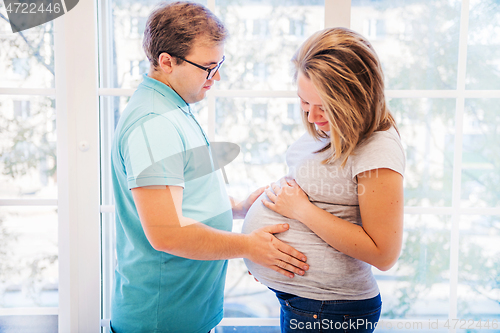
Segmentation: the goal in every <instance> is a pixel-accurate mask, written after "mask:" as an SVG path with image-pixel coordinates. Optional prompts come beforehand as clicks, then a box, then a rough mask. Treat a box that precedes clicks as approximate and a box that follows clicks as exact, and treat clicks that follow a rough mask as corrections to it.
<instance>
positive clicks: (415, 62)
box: [351, 0, 461, 89]
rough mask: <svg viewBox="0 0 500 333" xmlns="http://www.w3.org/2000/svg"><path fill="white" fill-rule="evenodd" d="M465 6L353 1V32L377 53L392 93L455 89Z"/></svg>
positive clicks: (451, 0)
mask: <svg viewBox="0 0 500 333" xmlns="http://www.w3.org/2000/svg"><path fill="white" fill-rule="evenodd" d="M460 7H461V1H459V0H434V1H428V0H416V1H395V0H352V11H351V29H353V30H355V31H357V32H359V33H361V34H362V35H364V36H365V37H366V38H368V40H370V42H371V43H372V44H373V46H374V48H375V50H376V51H377V53H378V55H379V57H380V60H381V61H382V66H383V68H384V72H385V76H386V78H387V81H386V87H387V88H388V89H455V88H456V82H457V61H458V40H459V31H460Z"/></svg>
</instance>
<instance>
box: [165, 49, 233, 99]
mask: <svg viewBox="0 0 500 333" xmlns="http://www.w3.org/2000/svg"><path fill="white" fill-rule="evenodd" d="M204 45H205V44H203V43H200V42H196V41H195V43H194V45H193V47H192V49H191V52H189V54H188V55H187V56H186V57H185V59H186V60H189V61H191V62H193V63H195V64H198V65H201V66H203V67H206V68H213V67H215V66H217V64H218V63H219V62H220V61H221V60H222V58H223V56H224V44H223V43H221V44H219V45H216V46H204ZM207 74H208V72H206V71H204V70H203V69H201V68H198V67H196V66H194V65H192V64H190V63H188V62H186V61H184V62H182V64H180V65H177V64H175V63H174V64H173V69H172V75H171V76H170V79H169V83H170V84H171V86H172V88H173V89H174V90H175V91H176V92H177V93H178V94H179V96H181V97H182V99H183V100H184V101H186V103H196V102H199V101H201V100H202V99H203V98H205V95H206V93H207V91H208V90H209V89H210V88H211V87H212V85H213V84H214V83H215V81H219V80H220V74H219V71H217V73H216V74H215V75H214V76H213V77H212V78H211V79H210V80H207Z"/></svg>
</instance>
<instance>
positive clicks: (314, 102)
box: [297, 72, 330, 132]
mask: <svg viewBox="0 0 500 333" xmlns="http://www.w3.org/2000/svg"><path fill="white" fill-rule="evenodd" d="M297 95H299V98H300V106H301V108H302V110H303V111H304V112H307V113H308V115H307V120H308V121H309V122H310V123H311V124H312V123H314V124H316V128H318V129H320V130H322V131H325V132H328V131H329V130H330V125H329V123H328V120H327V119H326V114H325V111H324V109H323V102H322V101H321V98H320V97H319V95H318V92H317V90H316V88H315V87H314V86H313V84H312V82H311V80H310V79H308V78H307V77H306V76H305V75H304V74H303V73H301V72H299V75H298V77H297Z"/></svg>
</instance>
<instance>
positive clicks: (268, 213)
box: [242, 193, 335, 285]
mask: <svg viewBox="0 0 500 333" xmlns="http://www.w3.org/2000/svg"><path fill="white" fill-rule="evenodd" d="M262 198H265V199H267V196H266V194H265V193H263V194H262V195H261V196H260V197H259V198H258V199H257V200H256V201H255V203H254V204H253V205H252V207H251V208H250V209H249V211H248V213H247V215H246V217H245V222H244V223H243V228H242V232H243V233H246V234H248V233H251V232H252V231H254V230H256V229H259V228H261V227H264V226H268V225H274V224H278V223H288V224H289V225H290V228H289V229H288V230H287V231H284V232H282V233H277V234H275V236H276V238H278V239H280V240H281V241H283V242H285V243H287V244H288V245H290V246H292V247H293V248H295V249H296V250H297V251H300V252H302V253H303V254H305V255H306V256H307V258H308V259H307V263H308V264H309V266H310V269H309V270H308V271H307V273H306V275H305V276H303V277H301V278H307V279H315V278H317V279H320V276H321V275H322V273H323V266H324V256H325V253H326V251H327V248H328V247H329V248H330V249H331V250H334V249H333V248H331V247H330V246H329V245H328V244H327V243H325V242H324V241H323V240H322V239H321V238H319V237H318V236H317V235H316V234H315V233H314V232H312V231H311V230H310V229H309V228H308V227H306V226H305V225H304V224H302V223H301V222H299V221H297V220H293V219H289V218H287V217H284V216H283V215H281V214H278V213H275V212H273V211H272V210H270V209H269V208H267V207H265V206H264V205H263V204H262V202H261V199H262ZM334 251H335V250H334ZM245 263H246V264H247V267H248V269H249V271H250V272H252V274H253V275H254V276H255V277H256V278H257V279H258V280H259V281H261V282H262V283H264V284H265V285H269V284H268V283H266V282H267V281H269V280H271V281H274V282H277V280H282V279H283V281H286V279H288V278H287V277H285V276H281V274H278V273H276V272H275V271H273V270H271V269H268V268H264V267H262V266H260V265H257V264H255V263H253V262H251V261H249V260H245ZM296 277H299V276H296Z"/></svg>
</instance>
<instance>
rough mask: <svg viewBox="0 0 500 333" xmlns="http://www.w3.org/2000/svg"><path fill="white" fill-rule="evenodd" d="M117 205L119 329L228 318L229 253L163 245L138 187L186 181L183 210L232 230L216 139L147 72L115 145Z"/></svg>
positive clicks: (192, 327)
mask: <svg viewBox="0 0 500 333" xmlns="http://www.w3.org/2000/svg"><path fill="white" fill-rule="evenodd" d="M111 165H112V178H113V188H114V195H115V206H116V210H115V212H116V255H117V266H116V269H115V285H114V292H113V297H112V305H111V327H112V329H113V330H114V331H115V332H120V333H121V332H134V333H137V332H158V333H159V332H183V333H189V332H193V333H194V332H200V333H206V332H208V331H209V330H210V329H211V328H213V327H215V326H216V325H217V324H218V323H219V322H220V320H221V319H222V314H223V311H222V306H223V297H224V283H225V276H226V269H227V261H226V260H213V261H202V260H190V259H185V258H181V257H177V256H174V255H171V254H168V253H165V252H161V251H156V250H155V249H153V247H152V246H151V244H150V243H149V241H148V239H147V238H146V235H145V234H144V230H143V229H142V225H141V222H140V220H139V215H138V213H137V209H136V207H135V204H134V200H133V198H132V193H131V191H130V190H131V189H132V188H136V187H141V186H148V185H174V186H182V187H183V188H184V190H183V198H182V214H183V216H185V217H190V218H193V219H195V220H196V221H199V222H201V223H204V224H206V225H208V226H210V227H213V228H216V229H220V230H226V231H230V230H231V228H232V211H231V204H230V202H229V198H228V196H227V193H226V188H225V184H224V181H223V177H222V173H221V171H220V170H215V171H214V162H213V159H212V151H211V146H210V142H209V141H208V138H207V136H206V134H205V133H204V131H203V129H202V128H201V126H200V125H199V123H198V122H197V120H196V119H195V117H194V116H193V114H192V113H191V110H190V107H189V105H188V104H186V102H185V101H184V100H183V99H182V98H181V97H180V96H179V95H178V94H177V93H176V92H175V91H173V90H172V89H171V88H169V87H168V86H167V85H165V84H163V83H161V82H159V81H157V80H154V79H152V78H150V77H148V76H147V75H145V76H144V80H143V82H142V83H141V84H140V85H139V87H138V88H137V90H136V91H135V93H134V94H133V96H132V97H131V99H130V101H129V103H128V105H127V107H126V108H125V110H124V112H123V114H122V116H121V117H120V121H119V122H118V125H117V127H116V131H115V136H114V141H113V145H112V149H111Z"/></svg>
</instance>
